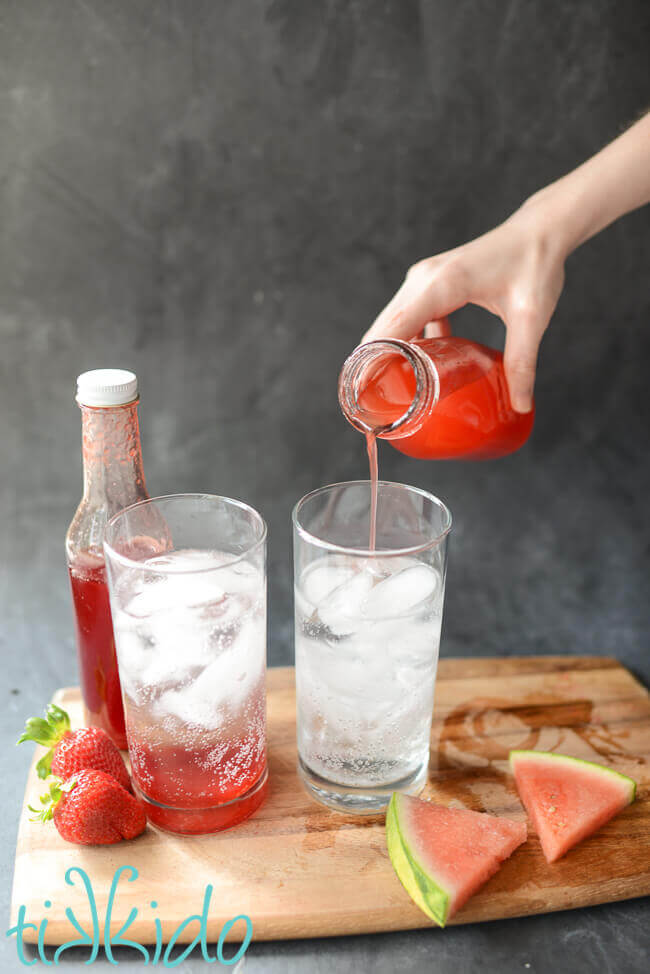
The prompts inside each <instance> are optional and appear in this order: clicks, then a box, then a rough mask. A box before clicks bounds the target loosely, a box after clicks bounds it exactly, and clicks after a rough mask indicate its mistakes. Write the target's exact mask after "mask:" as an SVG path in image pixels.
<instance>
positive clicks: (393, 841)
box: [386, 792, 450, 927]
mask: <svg viewBox="0 0 650 974" xmlns="http://www.w3.org/2000/svg"><path fill="white" fill-rule="evenodd" d="M399 799H400V795H399V792H393V794H392V796H391V800H390V802H389V805H388V811H387V813H386V843H387V845H388V855H389V856H390V861H391V862H392V864H393V868H394V870H395V872H396V873H397V877H398V879H399V881H400V882H401V884H402V886H403V887H404V889H405V890H406V892H407V893H408V894H409V896H410V897H411V899H412V900H413V901H414V902H415V903H416V904H417V905H418V906H419V907H420V909H421V910H422V911H423V912H424V913H426V915H427V916H428V917H429V918H430V919H431V920H433V921H434V922H435V923H437V924H438V926H440V927H444V925H445V923H446V922H447V916H448V914H449V901H450V896H449V893H448V892H447V891H446V890H445V889H443V887H442V886H440V885H439V884H438V883H436V881H435V880H434V879H432V877H431V876H430V875H429V874H428V873H427V872H426V870H425V869H424V867H423V866H421V865H420V864H419V863H418V861H417V859H416V858H415V856H414V855H413V853H412V852H411V850H410V848H409V845H408V842H407V841H406V840H405V838H404V835H403V833H402V830H401V829H400V824H399V810H398V803H399Z"/></svg>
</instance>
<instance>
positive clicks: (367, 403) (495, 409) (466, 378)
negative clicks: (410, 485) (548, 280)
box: [358, 336, 535, 460]
mask: <svg viewBox="0 0 650 974" xmlns="http://www.w3.org/2000/svg"><path fill="white" fill-rule="evenodd" d="M414 344H416V345H418V346H419V347H420V348H421V349H422V350H423V351H425V352H427V354H429V355H430V356H431V358H432V359H433V360H434V362H435V365H436V368H437V370H438V375H439V380H440V395H439V399H438V402H437V403H436V405H435V406H434V407H433V409H432V410H431V413H430V414H429V415H428V416H427V417H426V418H425V420H424V422H423V423H422V426H421V427H420V428H419V429H418V430H415V431H413V432H411V431H409V428H408V423H407V424H405V425H404V427H403V428H402V429H401V430H400V433H401V432H406V435H404V436H402V437H400V438H395V434H392V435H391V434H387V435H386V436H385V438H386V439H389V440H390V441H391V443H392V445H393V446H394V447H395V449H396V450H399V451H400V452H401V453H405V454H406V455H407V456H410V457H416V458H418V459H422V460H454V459H459V460H490V459H493V458H495V457H500V456H505V455H506V454H508V453H512V452H513V451H514V450H517V449H519V447H520V446H522V445H523V444H524V443H525V442H526V440H527V439H528V437H529V436H530V433H531V430H532V428H533V421H534V417H535V412H534V410H531V411H530V412H529V413H516V412H515V411H514V410H513V408H512V406H511V405H510V397H509V395H508V387H507V384H506V378H505V372H504V369H503V355H502V354H501V352H498V351H496V350H495V349H492V348H488V347H487V346H485V345H479V344H478V343H476V342H470V341H468V340H467V339H462V338H456V337H453V336H451V337H449V338H426V339H422V340H420V341H417V342H415V343H414ZM415 393H416V380H415V374H414V372H413V369H412V368H411V366H410V365H409V363H408V362H407V361H406V359H405V358H403V356H401V355H398V354H395V355H390V356H387V359H386V362H385V364H384V363H382V364H381V365H379V367H378V368H377V369H376V370H375V371H374V372H373V374H372V377H371V378H370V379H368V380H367V381H366V385H365V387H364V388H363V390H362V391H361V393H360V395H359V398H358V402H359V406H360V407H361V410H362V411H363V418H364V421H365V422H366V424H367V425H368V426H371V427H375V428H379V427H381V426H385V425H388V424H390V423H393V422H394V421H395V420H397V419H399V418H400V417H401V416H402V415H403V414H404V413H405V412H406V410H407V409H408V407H409V406H410V404H411V402H412V401H413V398H414V396H415Z"/></svg>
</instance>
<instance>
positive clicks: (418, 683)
mask: <svg viewBox="0 0 650 974" xmlns="http://www.w3.org/2000/svg"><path fill="white" fill-rule="evenodd" d="M370 500H371V498H370V483H369V482H368V481H365V480H364V481H354V482H351V483H343V484H334V485H333V486H330V487H322V488H321V489H320V490H315V491H313V492H312V493H310V494H307V495H306V497H303V498H302V500H301V501H299V502H298V504H297V505H296V507H295V508H294V511H293V525H294V570H295V576H294V577H295V609H296V628H295V632H296V700H297V733H298V763H299V771H300V774H301V776H302V778H303V781H304V782H305V784H306V787H307V790H308V791H309V792H310V793H311V794H312V795H313V796H314V797H315V798H316V799H318V800H319V801H321V802H323V803H324V804H326V805H328V806H330V807H332V808H335V809H338V810H340V811H346V812H377V811H380V810H381V809H383V808H385V807H386V805H387V803H388V801H389V799H390V795H391V793H392V792H393V791H405V792H408V793H409V794H418V793H419V792H420V790H421V789H422V787H423V786H424V784H425V782H426V778H427V768H428V762H429V739H430V734H431V717H432V713H433V692H434V684H435V676H436V667H437V662H438V648H439V644H440V626H441V622H442V606H443V598H444V590H445V571H446V557H447V536H448V534H449V531H450V529H451V514H450V512H449V510H448V509H447V507H446V506H445V505H444V504H443V503H442V501H440V500H438V499H437V498H436V497H433V496H432V495H431V494H428V493H427V492H426V491H424V490H419V489H417V488H415V487H405V486H403V485H401V484H391V483H385V482H382V481H380V482H379V489H378V512H377V540H376V548H375V550H373V551H371V550H369V547H368V539H369V532H370Z"/></svg>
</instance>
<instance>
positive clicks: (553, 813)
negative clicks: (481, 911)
mask: <svg viewBox="0 0 650 974" xmlns="http://www.w3.org/2000/svg"><path fill="white" fill-rule="evenodd" d="M510 766H511V768H512V771H513V773H514V776H515V781H516V783H517V790H518V791H519V795H520V797H521V800H522V802H523V803H524V805H525V806H526V811H527V812H528V814H529V815H530V818H531V820H532V823H533V825H534V826H535V831H536V832H537V834H538V836H539V840H540V842H541V844H542V850H543V852H544V855H545V856H546V859H547V860H548V862H555V861H556V860H557V859H559V858H560V857H561V856H563V855H564V854H565V853H566V852H568V850H569V849H571V848H572V846H574V845H577V843H578V842H582V840H583V839H585V838H586V837H587V836H588V835H591V834H592V832H595V831H596V830H597V829H599V828H600V827H601V826H602V825H604V824H605V822H609V820H610V818H613V817H614V815H617V814H618V812H620V811H621V809H623V808H625V806H626V805H629V804H630V802H632V801H634V793H635V788H636V786H635V783H634V781H633V780H632V779H631V778H627V777H626V776H625V775H622V774H618V772H616V771H612V769H611V768H606V767H604V765H601V764H594V763H592V762H590V761H581V760H579V759H577V758H571V757H567V756H566V755H563V754H552V753H545V752H543V751H511V752H510Z"/></svg>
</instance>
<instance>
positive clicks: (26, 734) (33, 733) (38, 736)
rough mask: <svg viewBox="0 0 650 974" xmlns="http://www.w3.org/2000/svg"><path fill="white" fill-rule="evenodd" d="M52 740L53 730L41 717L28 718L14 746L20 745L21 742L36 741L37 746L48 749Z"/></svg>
mask: <svg viewBox="0 0 650 974" xmlns="http://www.w3.org/2000/svg"><path fill="white" fill-rule="evenodd" d="M53 740H54V728H53V727H52V725H51V724H50V723H49V721H47V720H43V718H42V717H30V718H29V720H28V721H27V723H26V724H25V730H24V731H23V732H22V734H21V735H20V737H19V738H18V740H17V741H16V744H22V743H23V741H36V743H37V744H42V745H43V747H49V746H50V745H51V744H52V742H53Z"/></svg>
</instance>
